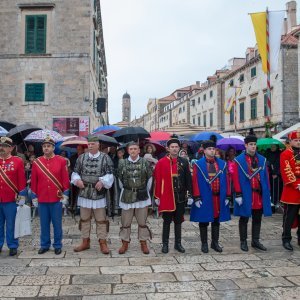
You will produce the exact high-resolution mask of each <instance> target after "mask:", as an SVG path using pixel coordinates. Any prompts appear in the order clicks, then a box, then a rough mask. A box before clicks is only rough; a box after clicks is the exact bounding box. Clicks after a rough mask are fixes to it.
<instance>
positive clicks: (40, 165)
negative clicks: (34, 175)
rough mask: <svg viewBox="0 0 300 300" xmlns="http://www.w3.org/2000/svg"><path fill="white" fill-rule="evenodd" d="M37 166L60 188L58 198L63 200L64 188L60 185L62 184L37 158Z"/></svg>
mask: <svg viewBox="0 0 300 300" xmlns="http://www.w3.org/2000/svg"><path fill="white" fill-rule="evenodd" d="M35 162H36V164H37V166H38V167H39V169H40V170H41V171H42V172H43V173H44V175H46V177H48V178H49V179H50V180H51V181H52V182H53V184H54V185H55V186H56V187H57V188H58V192H57V196H58V197H59V198H63V191H62V190H63V187H62V185H61V184H60V182H59V181H58V180H57V178H56V177H55V176H54V175H53V174H52V173H51V172H50V171H49V170H48V169H47V168H46V167H45V166H44V165H43V163H42V162H41V161H40V160H39V159H38V158H37V159H36V160H35Z"/></svg>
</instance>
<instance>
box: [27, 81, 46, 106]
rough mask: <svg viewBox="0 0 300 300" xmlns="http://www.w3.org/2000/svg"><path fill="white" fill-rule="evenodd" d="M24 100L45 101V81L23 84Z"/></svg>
mask: <svg viewBox="0 0 300 300" xmlns="http://www.w3.org/2000/svg"><path fill="white" fill-rule="evenodd" d="M25 101H26V102H29V101H33V102H43V101H45V83H27V84H25Z"/></svg>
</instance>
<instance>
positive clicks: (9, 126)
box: [0, 121, 17, 131]
mask: <svg viewBox="0 0 300 300" xmlns="http://www.w3.org/2000/svg"><path fill="white" fill-rule="evenodd" d="M0 126H1V127H3V128H5V129H6V130H7V131H9V130H11V129H12V128H15V127H16V126H17V125H16V124H13V123H10V122H7V121H0Z"/></svg>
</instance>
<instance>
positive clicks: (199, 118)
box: [198, 116, 201, 126]
mask: <svg viewBox="0 0 300 300" xmlns="http://www.w3.org/2000/svg"><path fill="white" fill-rule="evenodd" d="M200 125H201V117H200V116H198V126H200Z"/></svg>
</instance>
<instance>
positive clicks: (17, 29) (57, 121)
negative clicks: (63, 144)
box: [0, 0, 108, 135]
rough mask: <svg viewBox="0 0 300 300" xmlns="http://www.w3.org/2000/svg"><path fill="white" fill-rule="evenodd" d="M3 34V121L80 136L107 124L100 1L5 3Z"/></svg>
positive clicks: (0, 6) (0, 13) (0, 7)
mask: <svg viewBox="0 0 300 300" xmlns="http://www.w3.org/2000/svg"><path fill="white" fill-rule="evenodd" d="M0 34H1V40H0V73H1V74H2V76H0V98H1V101H0V111H1V119H4V120H7V121H9V122H12V123H15V124H21V123H25V122H28V123H32V124H35V125H38V126H40V127H42V128H49V129H52V128H54V129H55V130H57V131H59V132H61V133H62V134H65V133H67V134H71V133H75V134H76V133H77V134H79V135H80V132H86V131H92V130H93V129H94V128H95V127H97V126H99V124H101V123H104V122H105V121H106V120H107V109H106V113H104V114H101V115H100V113H98V112H97V110H96V103H97V98H99V97H101V98H106V99H107V97H108V93H107V68H106V60H105V49H104V40H103V28H102V20H101V9H100V0H73V1H63V0H56V1H54V0H49V1H41V0H35V1H32V0H2V1H0ZM106 103H107V102H106ZM106 105H107V104H106ZM106 108H107V107H106Z"/></svg>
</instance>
